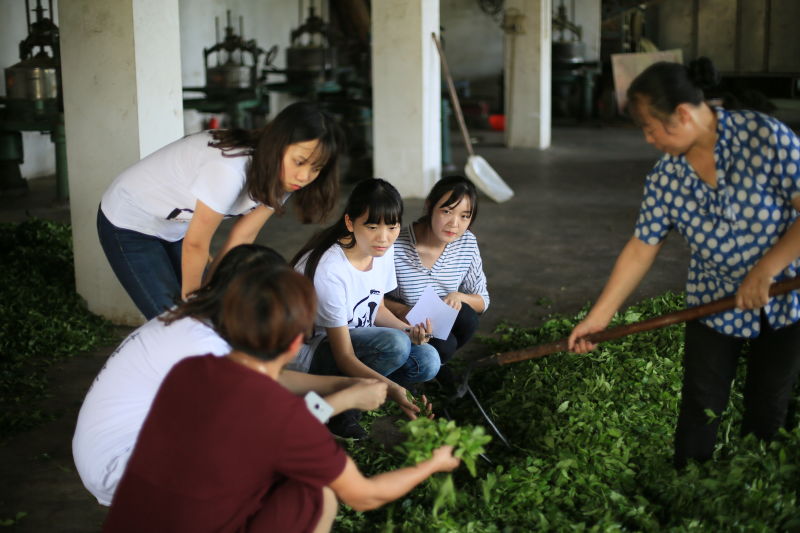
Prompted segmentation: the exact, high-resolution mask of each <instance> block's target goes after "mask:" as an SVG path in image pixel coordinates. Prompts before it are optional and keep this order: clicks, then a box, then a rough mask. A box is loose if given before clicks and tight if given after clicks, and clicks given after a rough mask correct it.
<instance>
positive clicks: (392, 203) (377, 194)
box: [350, 178, 403, 226]
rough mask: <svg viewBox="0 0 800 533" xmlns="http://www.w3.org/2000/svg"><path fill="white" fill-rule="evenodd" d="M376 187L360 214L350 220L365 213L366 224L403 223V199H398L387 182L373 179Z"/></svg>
mask: <svg viewBox="0 0 800 533" xmlns="http://www.w3.org/2000/svg"><path fill="white" fill-rule="evenodd" d="M373 181H376V182H378V183H376V184H375V185H376V187H375V190H374V191H373V192H372V194H370V195H369V198H368V201H367V203H366V205H365V207H366V209H364V210H363V211H362V212H361V213H359V214H357V215H356V216H355V217H354V216H352V215H350V218H353V219H355V218H358V217H359V216H361V215H363V214H364V213H365V212H366V213H368V215H367V220H366V223H367V224H380V223H384V224H389V225H392V226H393V225H396V224H402V223H403V199H402V198H400V193H399V192H397V189H395V188H394V187H393V186H392V185H391V184H390V183H389V182H387V181H384V180H381V179H377V178H376V179H375V180H373Z"/></svg>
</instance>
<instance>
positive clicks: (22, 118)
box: [0, 0, 69, 202]
mask: <svg viewBox="0 0 800 533" xmlns="http://www.w3.org/2000/svg"><path fill="white" fill-rule="evenodd" d="M32 12H33V13H35V14H36V20H35V21H33V22H31V13H32ZM25 13H26V18H27V24H28V36H27V37H26V38H25V39H24V40H22V41H21V42H20V43H19V58H20V62H19V63H17V64H15V65H12V66H10V67H8V68H6V69H5V78H6V96H5V97H4V98H0V193H2V194H14V193H24V192H26V191H27V189H28V185H27V181H26V180H24V179H23V178H22V175H21V173H20V169H19V165H20V164H21V163H22V162H23V161H24V157H23V148H22V132H23V131H38V132H41V133H48V132H49V133H50V138H51V139H52V141H53V143H54V144H55V149H56V183H57V191H56V194H57V200H58V201H61V202H65V201H67V200H68V199H69V183H68V174H67V146H66V135H65V134H64V105H63V101H62V98H61V68H60V67H61V65H60V63H59V58H60V54H59V41H58V27H57V26H56V25H55V24H54V23H53V21H52V19H50V18H48V17H46V16H45V9H44V8H43V7H42V3H41V0H36V7H35V8H34V9H33V10H31V8H30V5H29V1H28V0H25ZM47 13H48V14H50V15H52V13H53V0H50V2H49V9H48V10H47ZM48 48H49V50H50V53H48V51H47V49H48Z"/></svg>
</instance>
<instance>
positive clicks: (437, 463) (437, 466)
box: [430, 445, 461, 472]
mask: <svg viewBox="0 0 800 533" xmlns="http://www.w3.org/2000/svg"><path fill="white" fill-rule="evenodd" d="M430 461H431V462H432V463H433V468H434V472H452V471H453V470H455V469H456V467H458V465H460V464H461V459H459V458H458V457H454V456H453V447H452V446H449V445H445V446H439V447H438V448H436V449H435V450H433V456H432V457H431V458H430Z"/></svg>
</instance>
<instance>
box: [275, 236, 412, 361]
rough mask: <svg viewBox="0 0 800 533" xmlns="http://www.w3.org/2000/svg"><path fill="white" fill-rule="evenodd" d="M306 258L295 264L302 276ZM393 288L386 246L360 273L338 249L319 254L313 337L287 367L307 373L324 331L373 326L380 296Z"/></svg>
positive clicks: (390, 257)
mask: <svg viewBox="0 0 800 533" xmlns="http://www.w3.org/2000/svg"><path fill="white" fill-rule="evenodd" d="M307 259H308V254H306V255H304V256H303V257H302V258H301V259H300V261H298V263H297V265H296V266H295V270H297V271H298V272H300V273H304V272H303V271H304V270H305V267H306V260H307ZM395 287H397V277H396V276H395V272H394V247H390V248H389V249H388V250H387V251H386V253H385V254H383V256H381V257H373V258H372V267H371V268H370V269H369V270H366V271H362V270H358V269H357V268H356V267H354V266H353V265H352V263H350V261H349V260H348V259H347V256H346V255H345V253H344V249H342V247H341V246H339V245H338V244H334V245H333V246H331V247H330V248H329V249H328V250H327V251H326V252H325V253H324V254H322V257H321V258H320V260H319V264H318V265H317V270H316V272H315V273H314V288H315V289H316V291H317V317H316V320H315V321H314V335H315V336H314V338H313V339H312V340H311V342H310V343H309V344H308V345H306V346H305V347H304V348H303V349H302V350H301V351H300V353H299V354H298V355H297V357H296V358H295V360H294V362H293V363H291V367H292V368H293V369H296V370H300V371H303V372H306V371H308V368H309V366H310V365H311V356H312V355H313V353H314V351H315V350H316V349H317V346H319V343H320V342H322V339H323V338H324V337H325V334H326V331H325V328H335V327H339V326H347V327H348V328H368V327H373V326H374V325H375V316H376V314H377V312H378V305H379V304H380V302H381V300H382V299H383V295H384V294H386V293H387V292H389V291H391V290H393V289H394V288H395Z"/></svg>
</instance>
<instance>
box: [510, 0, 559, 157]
mask: <svg viewBox="0 0 800 533" xmlns="http://www.w3.org/2000/svg"><path fill="white" fill-rule="evenodd" d="M551 12H552V6H551V0H506V13H507V17H512V18H513V20H508V19H507V22H511V23H512V24H511V26H512V27H511V29H510V30H507V33H506V49H505V87H506V93H505V106H506V110H505V113H506V145H507V146H509V147H510V148H541V149H544V148H547V147H548V146H550V117H551V112H550V106H551V104H550V101H551V98H550V72H551V61H550V52H551V46H552V45H551V17H552V15H551Z"/></svg>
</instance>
